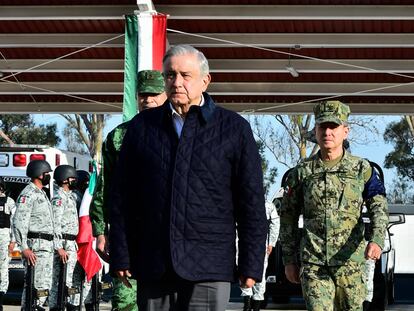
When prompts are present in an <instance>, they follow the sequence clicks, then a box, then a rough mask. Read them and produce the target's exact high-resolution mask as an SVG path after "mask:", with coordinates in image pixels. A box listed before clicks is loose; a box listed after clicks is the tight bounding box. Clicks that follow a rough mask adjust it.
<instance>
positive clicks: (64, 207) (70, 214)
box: [49, 188, 79, 308]
mask: <svg viewBox="0 0 414 311" xmlns="http://www.w3.org/2000/svg"><path fill="white" fill-rule="evenodd" d="M52 208H53V215H54V219H55V223H56V225H55V234H56V236H57V237H58V239H57V242H56V245H55V250H58V249H60V248H63V249H64V250H65V251H66V252H67V254H68V261H67V263H66V264H67V273H66V286H68V287H72V286H73V271H74V269H75V266H76V262H77V260H78V259H77V244H76V236H77V234H78V231H79V220H78V211H77V209H76V197H75V196H74V194H73V193H72V191H68V192H66V191H64V190H63V189H62V188H59V189H58V191H57V193H56V195H55V196H54V197H53V199H52ZM60 270H61V259H60V257H59V255H58V253H57V252H55V255H54V259H53V284H58V282H59V275H60ZM73 296H75V295H73ZM57 298H58V286H53V287H52V288H51V291H50V298H49V306H50V308H53V307H56V303H57ZM73 299H74V297H71V300H73Z"/></svg>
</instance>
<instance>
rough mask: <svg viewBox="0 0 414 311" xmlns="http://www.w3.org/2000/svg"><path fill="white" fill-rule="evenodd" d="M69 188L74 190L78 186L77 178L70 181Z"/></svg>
mask: <svg viewBox="0 0 414 311" xmlns="http://www.w3.org/2000/svg"><path fill="white" fill-rule="evenodd" d="M68 185H69V189H71V190H73V189H75V188H76V180H71V181H69V182H68Z"/></svg>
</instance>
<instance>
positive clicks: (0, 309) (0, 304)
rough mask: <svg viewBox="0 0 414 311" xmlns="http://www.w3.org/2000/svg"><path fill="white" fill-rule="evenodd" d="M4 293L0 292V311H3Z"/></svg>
mask: <svg viewBox="0 0 414 311" xmlns="http://www.w3.org/2000/svg"><path fill="white" fill-rule="evenodd" d="M3 299H4V292H0V311H3Z"/></svg>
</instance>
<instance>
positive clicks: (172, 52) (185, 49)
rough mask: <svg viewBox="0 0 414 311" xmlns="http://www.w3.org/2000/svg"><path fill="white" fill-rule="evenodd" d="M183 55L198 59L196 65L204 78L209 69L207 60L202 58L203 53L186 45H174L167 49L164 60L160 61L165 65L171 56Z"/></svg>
mask: <svg viewBox="0 0 414 311" xmlns="http://www.w3.org/2000/svg"><path fill="white" fill-rule="evenodd" d="M185 54H194V55H196V56H197V59H198V63H199V65H200V73H201V75H202V76H205V75H208V74H209V71H210V69H209V66H208V60H207V58H206V57H205V56H204V54H203V52H201V51H199V50H197V49H196V48H194V47H192V46H191V45H187V44H180V45H175V46H172V47H171V48H169V49H168V51H167V52H166V53H165V55H164V58H163V59H162V63H163V64H165V63H166V62H167V61H168V60H169V59H170V58H171V57H173V56H177V55H185Z"/></svg>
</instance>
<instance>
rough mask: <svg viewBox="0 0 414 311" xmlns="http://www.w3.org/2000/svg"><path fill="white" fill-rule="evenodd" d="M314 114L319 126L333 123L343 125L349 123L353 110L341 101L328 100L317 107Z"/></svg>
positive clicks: (314, 108)
mask: <svg viewBox="0 0 414 311" xmlns="http://www.w3.org/2000/svg"><path fill="white" fill-rule="evenodd" d="M313 112H314V114H315V122H316V123H317V124H321V123H327V122H332V123H336V124H339V125H341V124H346V123H347V122H348V116H349V114H350V113H351V109H349V106H348V105H345V104H343V103H341V102H340V101H339V100H327V101H323V102H321V103H319V104H317V105H315V106H314V107H313Z"/></svg>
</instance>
